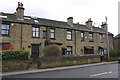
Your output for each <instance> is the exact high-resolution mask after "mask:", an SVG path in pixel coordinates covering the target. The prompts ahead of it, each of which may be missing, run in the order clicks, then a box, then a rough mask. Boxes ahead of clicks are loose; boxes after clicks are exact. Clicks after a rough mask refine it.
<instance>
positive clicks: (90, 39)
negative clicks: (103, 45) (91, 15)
mask: <svg viewBox="0 0 120 80" xmlns="http://www.w3.org/2000/svg"><path fill="white" fill-rule="evenodd" d="M89 41H94V40H93V33H89Z"/></svg>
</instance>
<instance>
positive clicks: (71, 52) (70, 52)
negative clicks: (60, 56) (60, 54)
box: [65, 46, 73, 55]
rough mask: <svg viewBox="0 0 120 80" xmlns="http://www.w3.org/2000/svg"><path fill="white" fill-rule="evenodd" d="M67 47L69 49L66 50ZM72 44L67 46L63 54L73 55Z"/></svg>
mask: <svg viewBox="0 0 120 80" xmlns="http://www.w3.org/2000/svg"><path fill="white" fill-rule="evenodd" d="M68 47H69V48H71V51H68ZM72 49H73V48H72V46H67V50H66V54H65V55H73V50H72Z"/></svg>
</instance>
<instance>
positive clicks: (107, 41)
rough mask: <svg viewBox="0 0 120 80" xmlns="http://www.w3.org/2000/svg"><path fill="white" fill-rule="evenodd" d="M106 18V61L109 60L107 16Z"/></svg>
mask: <svg viewBox="0 0 120 80" xmlns="http://www.w3.org/2000/svg"><path fill="white" fill-rule="evenodd" d="M105 19H106V29H107V30H106V43H107V53H108V61H109V60H110V53H109V37H108V24H107V16H106V17H105Z"/></svg>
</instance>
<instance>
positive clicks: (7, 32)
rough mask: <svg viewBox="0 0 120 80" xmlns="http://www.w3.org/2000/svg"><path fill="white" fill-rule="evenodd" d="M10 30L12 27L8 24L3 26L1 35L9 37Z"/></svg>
mask: <svg viewBox="0 0 120 80" xmlns="http://www.w3.org/2000/svg"><path fill="white" fill-rule="evenodd" d="M9 30H10V26H9V25H8V24H2V28H1V35H3V36H8V35H9Z"/></svg>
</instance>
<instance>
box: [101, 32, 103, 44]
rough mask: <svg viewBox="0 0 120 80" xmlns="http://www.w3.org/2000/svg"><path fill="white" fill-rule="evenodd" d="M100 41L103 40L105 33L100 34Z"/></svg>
mask: <svg viewBox="0 0 120 80" xmlns="http://www.w3.org/2000/svg"><path fill="white" fill-rule="evenodd" d="M100 42H103V35H102V34H100Z"/></svg>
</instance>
